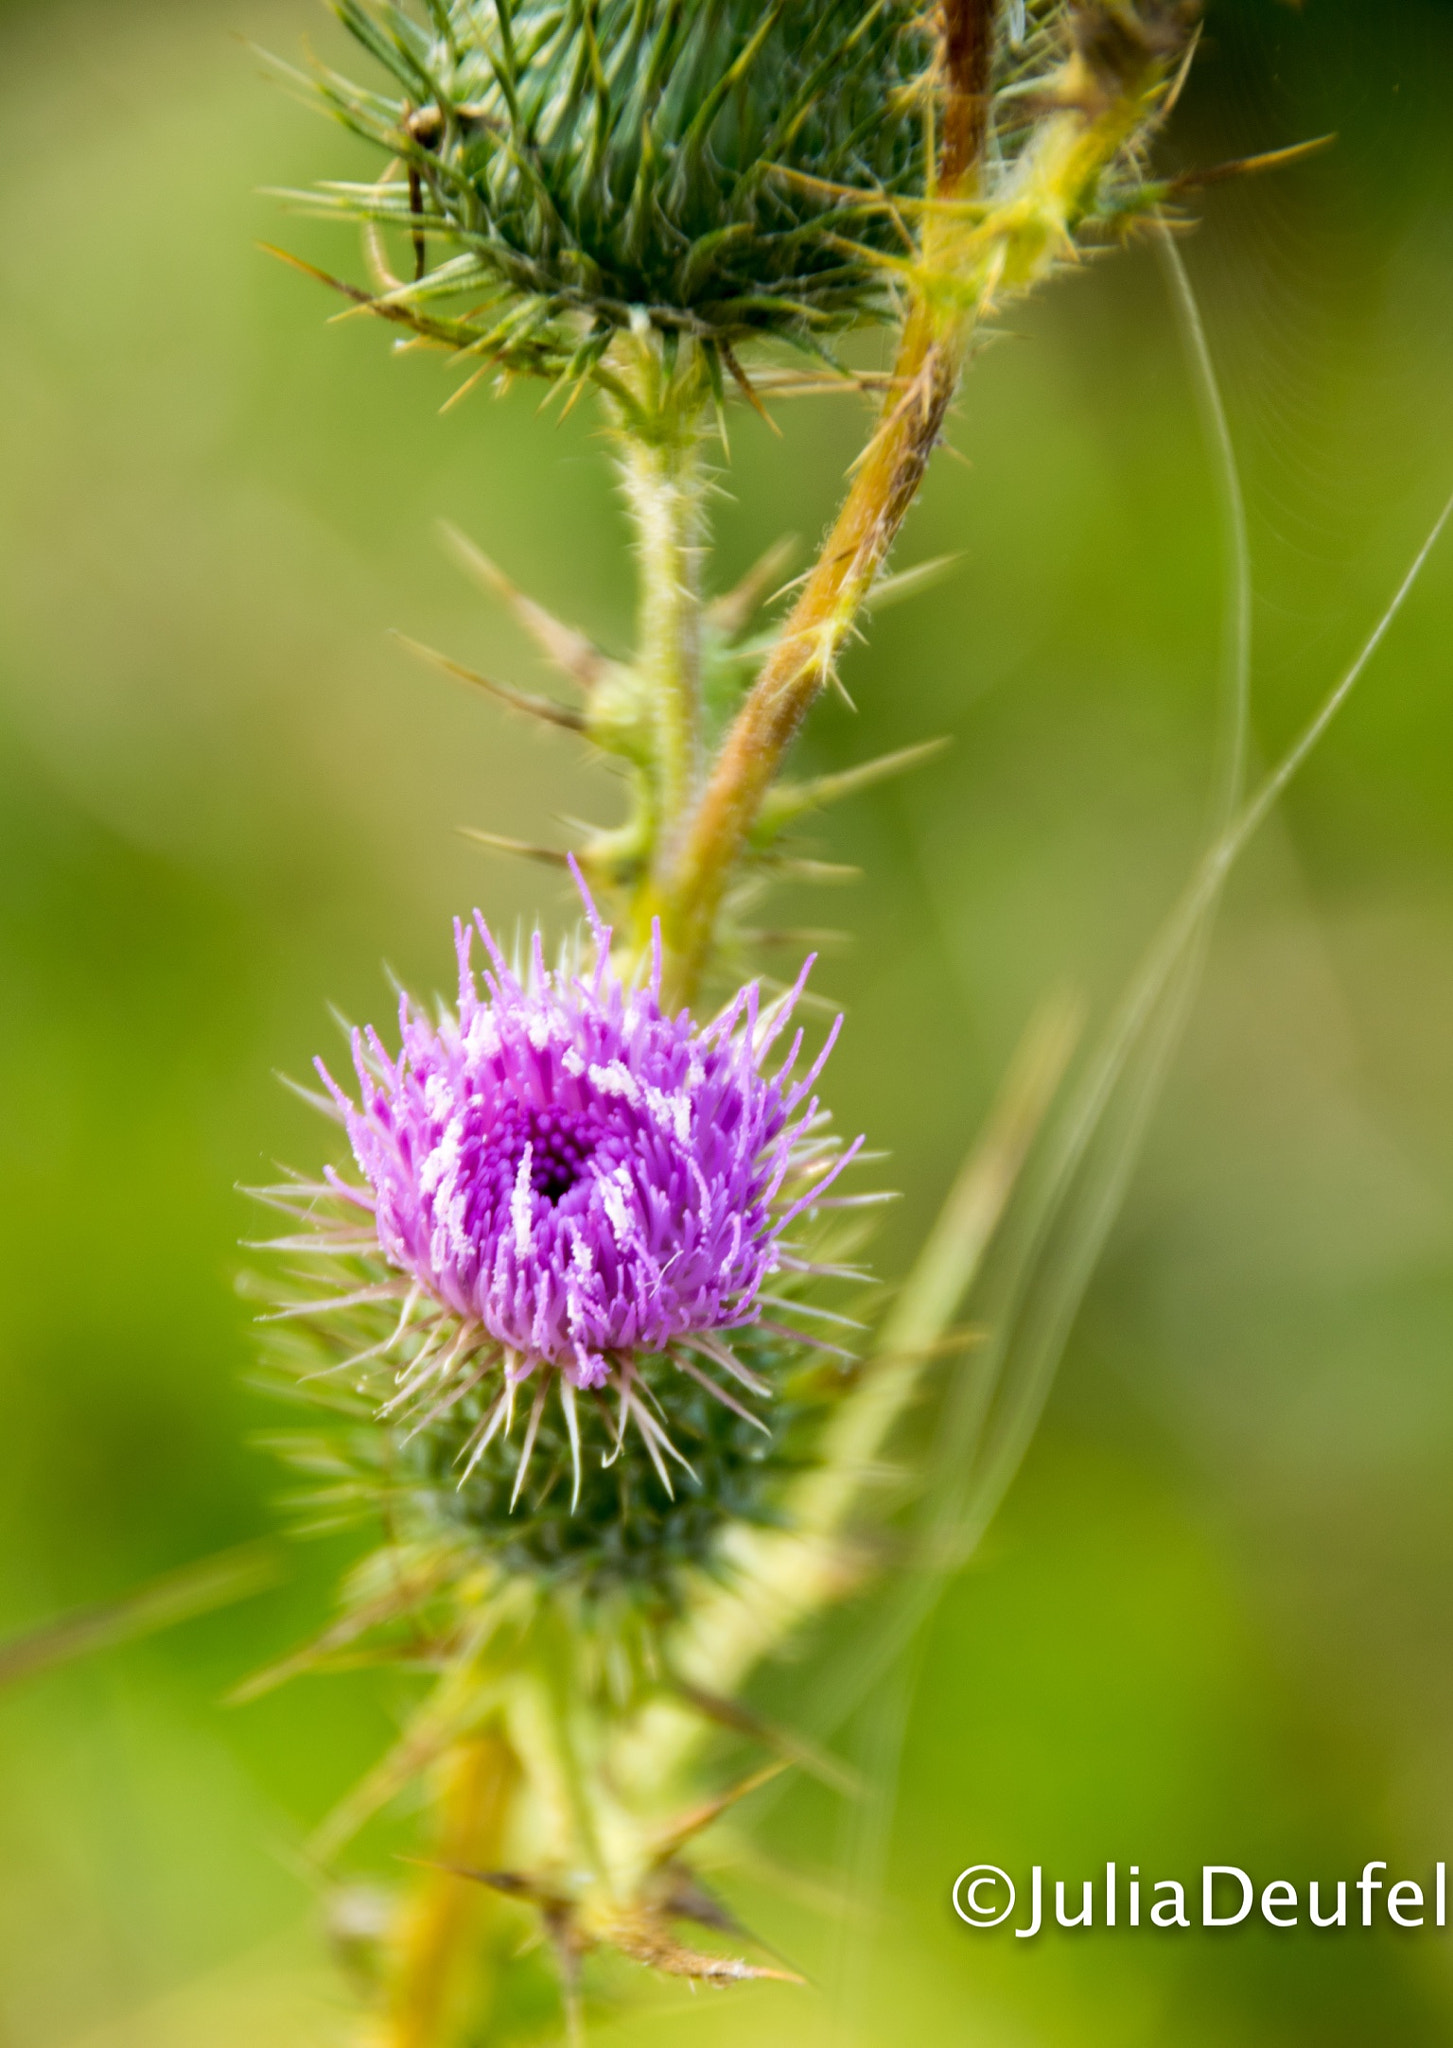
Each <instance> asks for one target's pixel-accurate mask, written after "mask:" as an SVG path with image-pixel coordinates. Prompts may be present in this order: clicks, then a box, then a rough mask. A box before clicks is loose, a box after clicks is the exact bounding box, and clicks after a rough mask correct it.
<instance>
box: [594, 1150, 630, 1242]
mask: <svg viewBox="0 0 1453 2048" xmlns="http://www.w3.org/2000/svg"><path fill="white" fill-rule="evenodd" d="M597 1185H598V1186H599V1188H600V1199H601V1206H602V1207H603V1208H604V1210H605V1213H606V1220H607V1221H608V1222H609V1224H610V1227H611V1229H612V1230H613V1231H614V1232H615V1240H616V1243H617V1244H618V1245H621V1246H624V1245H625V1244H627V1243H628V1242H629V1240H630V1236H631V1212H630V1209H629V1208H628V1207H627V1197H628V1196H629V1195H630V1194H631V1192H632V1181H631V1169H630V1168H629V1167H628V1166H626V1165H620V1166H618V1167H617V1168H616V1170H615V1172H614V1173H612V1174H608V1175H607V1174H602V1175H601V1176H600V1178H599V1180H598V1182H597Z"/></svg>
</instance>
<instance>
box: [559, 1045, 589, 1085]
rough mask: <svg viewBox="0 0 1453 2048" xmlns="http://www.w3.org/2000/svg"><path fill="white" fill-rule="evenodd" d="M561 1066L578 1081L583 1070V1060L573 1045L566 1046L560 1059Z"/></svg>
mask: <svg viewBox="0 0 1453 2048" xmlns="http://www.w3.org/2000/svg"><path fill="white" fill-rule="evenodd" d="M560 1064H561V1066H562V1067H563V1068H564V1069H565V1071H566V1073H567V1074H569V1075H570V1076H571V1077H572V1078H573V1079H574V1080H576V1081H578V1080H579V1079H580V1077H581V1075H582V1074H583V1073H584V1072H585V1062H584V1060H583V1059H582V1058H581V1057H580V1054H579V1053H578V1052H577V1051H576V1050H575V1047H574V1046H573V1045H571V1046H567V1047H566V1049H565V1052H564V1054H563V1055H562V1057H561V1060H560Z"/></svg>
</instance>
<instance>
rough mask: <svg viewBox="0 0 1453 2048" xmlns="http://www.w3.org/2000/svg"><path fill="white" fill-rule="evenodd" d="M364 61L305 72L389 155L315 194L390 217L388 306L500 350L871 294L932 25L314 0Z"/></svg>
mask: <svg viewBox="0 0 1453 2048" xmlns="http://www.w3.org/2000/svg"><path fill="white" fill-rule="evenodd" d="M337 12H338V14H339V16H340V18H341V20H342V21H343V23H344V25H345V27H346V28H347V29H348V30H349V31H350V32H351V34H352V35H353V36H354V37H355V38H356V39H357V40H358V41H359V42H360V43H361V44H362V45H363V46H364V47H365V48H366V49H367V50H368V51H369V52H370V54H371V55H372V56H373V57H374V58H375V59H376V60H377V61H378V63H379V64H380V65H381V66H382V67H383V69H384V71H385V72H386V73H387V75H388V78H389V81H390V84H389V86H388V88H387V89H386V90H385V91H383V92H379V91H376V90H364V89H363V88H361V87H355V86H353V85H351V84H349V83H348V82H346V81H345V80H343V79H341V78H339V77H338V76H336V75H335V74H332V73H324V74H322V75H321V77H320V80H319V84H320V89H321V91H322V93H323V96H324V98H325V100H326V101H327V103H328V104H329V105H330V106H331V108H332V109H333V110H334V112H335V113H337V114H338V115H339V116H340V117H341V118H342V119H343V120H344V121H345V122H346V123H347V124H348V125H349V126H350V127H352V128H353V129H355V130H356V131H357V132H358V133H360V134H362V135H363V136H365V137H366V138H367V139H368V140H370V141H371V142H374V143H376V144H377V145H378V146H379V147H380V148H381V149H382V150H383V151H384V152H385V153H386V155H387V156H388V158H389V159H391V160H392V162H393V169H392V170H391V172H390V174H389V175H388V176H386V178H385V179H384V181H383V182H382V183H381V184H379V185H376V186H347V187H340V186H335V187H332V188H329V195H330V199H331V203H332V204H334V205H336V206H337V207H338V208H339V209H340V210H342V211H344V212H347V213H349V214H352V215H353V216H355V217H357V216H359V215H362V216H363V217H365V218H368V219H371V220H373V221H374V222H376V223H381V224H383V225H386V226H392V227H395V228H398V229H400V230H402V231H403V232H404V233H405V234H406V235H408V236H409V237H411V238H412V239H413V241H414V245H415V248H416V250H417V254H418V263H417V268H418V270H419V277H418V278H417V279H416V280H415V281H414V282H413V283H412V284H407V285H405V286H404V288H403V289H402V290H401V291H400V292H399V294H398V301H399V305H400V308H401V309H407V310H408V311H409V312H411V313H414V314H417V315H418V316H419V317H420V318H421V319H423V320H425V321H427V322H433V323H435V324H436V325H437V326H438V327H439V328H440V329H442V330H443V331H442V332H441V334H440V337H439V338H441V339H442V338H453V339H456V340H459V339H464V338H466V336H467V338H468V339H469V340H470V341H472V342H473V343H474V345H475V346H476V347H478V348H479V349H480V351H481V353H482V354H484V355H485V356H486V357H488V358H490V359H493V360H498V361H500V362H502V363H503V364H504V365H505V366H506V367H507V368H510V369H535V370H539V371H542V372H544V373H546V374H551V375H559V374H561V373H562V372H565V371H568V370H570V369H572V368H574V369H575V370H576V371H577V372H578V371H579V370H580V369H582V368H584V367H586V366H588V364H589V363H590V362H592V361H594V360H595V359H596V358H597V357H598V356H599V355H601V354H603V353H604V351H605V350H606V349H607V348H608V347H609V345H610V342H611V340H612V339H613V338H614V336H616V335H617V334H618V333H620V332H621V331H623V330H631V329H634V330H635V331H636V332H637V333H639V332H641V331H642V329H643V328H645V329H649V330H651V331H654V332H655V333H657V334H658V335H660V336H663V337H666V338H668V345H669V340H670V339H672V338H678V337H682V336H686V337H691V338H694V339H695V340H696V341H698V342H699V343H701V344H702V345H703V346H704V348H705V349H706V351H707V354H708V356H709V357H711V358H714V359H715V361H716V364H717V365H719V360H720V356H721V353H722V352H723V351H725V353H726V363H727V367H728V369H730V368H731V367H732V359H731V354H730V351H731V349H732V348H733V346H734V345H735V344H738V343H740V342H742V341H745V340H747V339H750V338H752V337H755V336H762V335H776V336H781V337H785V338H786V339H788V340H790V341H793V342H797V343H803V344H806V345H808V346H812V345H814V343H815V342H816V341H817V340H818V339H819V337H821V336H823V335H825V334H829V333H831V332H832V331H833V330H835V329H839V328H842V327H844V326H846V325H849V324H851V323H853V322H855V321H859V320H862V319H864V318H871V317H873V316H874V315H875V314H879V313H881V312H882V311H883V310H884V309H885V307H886V305H887V303H888V295H887V293H886V291H885V283H884V273H883V271H882V269H881V267H880V266H879V265H877V264H876V263H874V262H873V260H872V256H873V252H874V251H875V250H876V249H881V250H883V251H886V250H888V249H889V248H890V247H892V246H894V234H895V231H894V229H893V226H892V224H891V222H890V221H889V220H888V218H887V217H886V215H885V214H884V212H883V209H882V206H881V203H877V204H869V205H866V206H865V204H864V201H865V200H867V201H869V202H873V201H878V202H881V199H882V197H883V195H893V194H898V193H904V192H909V191H921V190H922V164H923V124H922V113H921V110H922V106H923V103H924V91H923V79H924V75H925V70H926V66H927V64H928V60H929V56H930V52H931V48H932V41H931V38H930V36H929V35H928V34H927V33H926V31H925V28H924V25H923V16H922V13H921V10H919V9H918V8H917V7H915V6H914V5H912V4H910V0H877V4H876V5H873V6H869V7H867V8H864V7H863V6H861V5H860V4H858V0H814V4H811V5H803V4H800V0H798V4H795V5H789V4H788V0H775V4H771V5H769V6H767V7H766V8H765V9H764V8H763V7H762V6H761V5H760V4H759V0H694V4H691V5H687V6H683V5H682V4H681V0H571V4H569V5H565V6H560V5H557V4H555V0H517V4H513V5H510V4H507V0H491V4H484V0H429V4H428V5H427V7H426V8H425V10H424V15H423V18H420V17H418V16H416V15H414V14H412V13H411V12H410V11H409V10H408V9H407V8H405V7H404V6H400V5H396V4H394V0H337Z"/></svg>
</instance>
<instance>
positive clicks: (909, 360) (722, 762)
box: [657, 302, 966, 1001]
mask: <svg viewBox="0 0 1453 2048" xmlns="http://www.w3.org/2000/svg"><path fill="white" fill-rule="evenodd" d="M965 338H966V328H965V323H964V322H963V321H962V320H961V319H959V318H957V317H955V316H953V315H949V316H948V317H946V318H945V317H944V316H943V315H941V314H939V313H937V312H935V311H934V310H933V309H931V308H930V307H929V306H928V305H926V304H924V303H922V302H920V303H918V304H917V305H915V306H914V308H913V310H912V312H911V313H910V315H909V319H908V324H907V326H906V328H905V330H904V334H903V340H902V344H901V347H900V349H899V353H898V364H897V369H896V373H895V382H894V387H893V391H892V394H891V395H890V397H889V400H888V402H887V405H886V407H885V410H884V415H883V418H882V420H881V421H880V424H879V427H878V431H877V433H876V434H875V435H874V437H873V439H872V441H871V442H870V443H869V445H868V447H867V449H866V451H865V452H864V455H863V458H862V460H861V462H860V463H859V466H858V472H857V475H856V477H855V478H854V480H853V483H852V487H851V489H850V490H849V492H848V495H847V498H846V499H845V501H844V503H843V507H842V510H841V511H840V512H839V514H838V517H837V520H836V523H835V524H834V526H833V529H832V532H831V533H830V534H829V536H828V539H827V542H826V544H825V546H824V547H823V550H822V553H821V554H820V556H819V557H818V560H817V564H816V566H815V568H814V569H813V571H812V573H811V575H810V576H809V577H808V579H807V582H806V584H805V585H804V586H803V589H802V593H801V595H800V596H799V598H798V600H797V603H796V605H795V606H794V607H793V610H792V615H791V617H790V618H789V619H788V621H787V623H786V625H785V626H784V628H783V630H782V633H781V636H780V638H779V639H778V641H777V643H776V645H775V647H774V648H773V650H772V653H771V655H770V656H769V657H768V660H767V664H766V666H765V668H764V669H763V670H762V673H761V675H760V676H759V677H758V679H757V682H756V683H755V685H754V686H753V689H752V692H751V694H750V696H749V697H748V698H747V701H746V703H745V704H744V705H743V707H742V709H741V711H740V713H739V714H738V716H737V718H736V720H735V722H734V724H733V725H732V728H731V731H730V732H729V734H728V735H727V739H726V743H725V745H724V746H723V748H722V751H721V754H720V756H719V757H718V759H717V762H716V766H715V768H714V770H713V772H712V776H711V780H710V782H709V783H708V785H707V787H706V790H705V792H704V794H703V796H702V799H701V802H700V804H699V805H698V807H697V809H696V812H695V814H694V816H693V817H692V820H691V825H690V830H689V832H688V833H687V834H686V836H685V839H684V841H683V843H682V846H681V850H680V854H679V857H678V858H677V859H676V860H675V862H674V863H672V865H671V867H670V868H669V870H668V871H667V879H666V886H665V888H664V889H662V890H661V891H660V896H659V900H658V904H657V908H658V909H659V911H660V914H661V920H662V936H663V940H664V944H665V956H666V963H667V983H668V988H669V993H670V998H671V999H675V1000H682V1001H684V1000H687V999H689V998H690V996H691V995H692V994H693V993H694V990H695V988H696V985H697V982H698V981H699V979H700V975H701V970H702V968H703V966H704V964H705V961H706V956H707V952H708V949H709V947H710V944H711V940H712V935H713V931H714V927H715V922H716V914H717V910H718V908H719V906H720V903H721V898H722V893H723V891H724V889H725V887H726V884H727V880H728V877H729V876H730V874H731V871H732V869H733V868H734V867H735V865H736V863H737V861H738V859H739V858H740V855H741V853H742V851H743V849H744V847H745V844H746V840H747V834H748V833H749V831H750V830H751V827H752V824H753V821H754V820H755V818H756V816H757V813H758V811H759V810H760V808H761V805H762V799H763V798H764V797H765V795H766V793H767V791H768V789H769V788H770V787H771V785H772V782H773V780H774V778H775V776H776V774H777V771H778V769H779V767H780V766H781V762H782V757H783V755H784V754H785V753H786V751H787V749H788V747H789V746H790V745H791V744H792V741H793V740H794V739H795V738H796V736H797V733H798V730H799V728H800V727H801V725H802V721H803V719H804V718H805V717H806V716H807V712H808V710H809V708H810V706H811V705H812V703H813V701H814V699H815V698H816V697H817V695H818V693H819V691H820V690H821V689H822V688H823V686H824V685H825V684H826V682H827V681H828V679H829V677H830V676H831V674H832V668H833V662H834V660H835V658H836V655H837V652H838V649H839V648H840V647H841V645H842V642H843V640H844V639H845V637H846V635H847V633H848V631H849V629H850V628H851V626H852V623H853V619H854V618H855V616H856V614H857V612H858V610H859V608H860V606H861V605H862V602H863V600H864V598H865V597H866V596H867V595H868V592H869V591H870V590H871V588H872V585H873V580H874V578H875V577H876V576H877V573H878V570H879V568H880V567H881V566H882V563H883V559H884V557H885V556H886V555H887V553H888V550H889V548H890V547H891V546H892V545H893V542H894V540H895V538H896V537H897V533H898V529H899V527H900V526H901V525H902V524H903V520H904V517H905V516H906V514H907V511H908V508H909V506H910V505H911V504H912V503H913V500H914V498H915V497H916V496H917V494H918V487H919V485H920V483H921V482H922V480H923V473H924V471H925V469H926V468H927V467H928V459H929V456H930V455H931V454H932V452H933V448H934V445H935V443H936V442H937V440H938V437H939V434H940V432H941V430H942V427H943V421H944V415H945V414H946V413H947V411H948V408H949V405H950V402H951V401H952V398H953V395H954V392H955V390H956V389H957V387H958V380H959V371H960V368H961V366H962V363H963V354H964V342H965Z"/></svg>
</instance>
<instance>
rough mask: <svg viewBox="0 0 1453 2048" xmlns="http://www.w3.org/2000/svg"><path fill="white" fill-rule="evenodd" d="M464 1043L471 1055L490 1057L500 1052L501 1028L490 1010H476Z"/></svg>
mask: <svg viewBox="0 0 1453 2048" xmlns="http://www.w3.org/2000/svg"><path fill="white" fill-rule="evenodd" d="M464 1043H465V1045H466V1047H467V1048H468V1050H469V1051H470V1053H471V1054H481V1055H483V1056H485V1057H488V1055H489V1054H490V1053H493V1052H498V1050H499V1026H498V1025H497V1024H496V1023H495V1021H494V1012H493V1011H492V1010H489V1009H482V1010H476V1011H475V1013H474V1015H473V1016H472V1017H471V1018H470V1020H469V1029H468V1031H467V1032H466V1033H465V1035H464Z"/></svg>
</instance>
